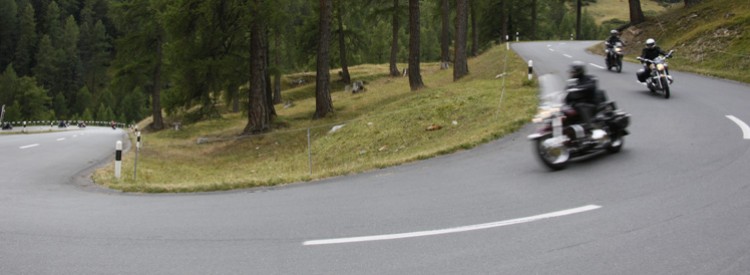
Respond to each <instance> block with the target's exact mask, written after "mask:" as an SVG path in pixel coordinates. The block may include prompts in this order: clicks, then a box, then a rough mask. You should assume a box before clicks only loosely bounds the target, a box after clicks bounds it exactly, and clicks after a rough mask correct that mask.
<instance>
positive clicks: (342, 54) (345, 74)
mask: <svg viewBox="0 0 750 275" xmlns="http://www.w3.org/2000/svg"><path fill="white" fill-rule="evenodd" d="M338 4H339V7H338V16H336V17H337V18H338V21H339V31H338V33H339V37H338V38H339V59H341V81H343V82H344V83H346V84H350V83H352V79H351V77H350V76H349V65H348V64H347V62H346V43H345V42H346V41H344V38H345V37H344V19H343V16H342V15H341V14H342V13H343V12H344V9H343V8H342V6H344V4H343V3H342V2H339V3H338Z"/></svg>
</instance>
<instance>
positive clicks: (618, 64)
mask: <svg viewBox="0 0 750 275" xmlns="http://www.w3.org/2000/svg"><path fill="white" fill-rule="evenodd" d="M622 48H623V45H622V42H615V44H614V45H611V44H609V43H606V42H605V48H604V51H605V52H606V58H604V63H606V64H607V70H612V68H615V71H617V72H618V73H619V72H622V56H623V55H624V53H623V52H622Z"/></svg>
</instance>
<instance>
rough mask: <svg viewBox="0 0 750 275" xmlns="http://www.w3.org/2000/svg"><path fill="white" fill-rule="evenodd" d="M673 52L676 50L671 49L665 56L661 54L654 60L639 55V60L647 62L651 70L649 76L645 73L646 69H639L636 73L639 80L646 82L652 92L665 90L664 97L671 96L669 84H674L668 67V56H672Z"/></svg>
mask: <svg viewBox="0 0 750 275" xmlns="http://www.w3.org/2000/svg"><path fill="white" fill-rule="evenodd" d="M673 52H674V50H671V51H669V52H668V53H667V55H665V56H664V57H661V56H659V57H657V58H655V59H653V60H651V59H646V58H641V57H640V56H639V57H638V60H640V61H641V62H645V63H646V64H647V66H649V69H650V70H651V75H648V76H646V75H644V74H645V73H646V70H645V69H640V70H638V72H637V73H636V75H637V76H638V80H639V81H640V82H645V83H646V87H648V89H649V90H650V91H651V92H652V93H656V92H663V93H664V98H669V96H670V92H671V91H670V90H671V89H670V87H669V85H671V84H672V76H671V75H669V74H668V73H667V69H668V68H669V66H668V64H667V58H670V57H671V56H672V53H673Z"/></svg>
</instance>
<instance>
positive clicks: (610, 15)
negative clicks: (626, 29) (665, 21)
mask: <svg viewBox="0 0 750 275" xmlns="http://www.w3.org/2000/svg"><path fill="white" fill-rule="evenodd" d="M585 9H586V10H588V12H589V14H591V15H592V16H593V17H594V18H596V23H597V24H601V23H602V22H606V21H610V20H618V21H625V22H628V21H630V8H629V6H628V0H597V1H596V3H595V4H593V5H589V6H587V7H585ZM641 10H642V11H643V13H644V14H646V15H649V14H658V13H661V12H663V11H665V10H666V7H663V6H660V5H659V4H658V3H656V2H655V1H650V0H642V1H641Z"/></svg>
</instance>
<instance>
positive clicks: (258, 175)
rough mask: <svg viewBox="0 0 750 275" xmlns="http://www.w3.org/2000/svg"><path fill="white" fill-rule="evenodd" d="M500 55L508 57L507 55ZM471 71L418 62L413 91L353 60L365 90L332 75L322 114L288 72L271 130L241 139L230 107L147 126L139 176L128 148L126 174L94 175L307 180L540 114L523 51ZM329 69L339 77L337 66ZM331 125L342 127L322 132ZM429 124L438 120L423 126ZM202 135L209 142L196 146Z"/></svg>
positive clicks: (152, 185)
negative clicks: (355, 90)
mask: <svg viewBox="0 0 750 275" xmlns="http://www.w3.org/2000/svg"><path fill="white" fill-rule="evenodd" d="M506 55H508V57H507V60H508V64H505V63H504V60H505V58H506ZM506 65H507V70H508V73H507V74H506V79H505V89H503V82H504V81H503V79H502V78H498V79H496V78H495V76H496V75H499V74H502V73H503V68H504V67H505V66H506ZM403 67H404V65H403V64H401V65H400V67H399V68H403ZM469 69H470V71H471V74H470V75H469V76H467V77H465V78H464V79H462V80H460V81H458V82H453V80H452V79H453V75H452V73H453V71H452V70H440V69H439V67H438V64H433V63H428V64H424V63H423V64H422V77H423V79H424V82H425V84H426V86H427V88H425V89H423V90H420V91H418V92H412V91H410V90H409V84H408V78H402V77H397V78H391V77H388V76H387V72H388V66H387V65H360V66H355V67H352V68H351V69H350V72H351V74H352V78H353V79H354V80H367V85H366V88H367V91H366V92H364V93H359V94H351V93H345V92H343V90H344V88H343V85H341V84H340V82H339V81H334V83H333V84H334V85H333V89H332V94H331V97H332V99H333V105H334V108H335V114H334V115H332V116H330V117H327V118H325V119H321V120H312V119H311V118H312V115H313V112H314V110H315V98H314V80H312V79H310V76H311V75H312V74H310V73H307V74H298V75H290V76H286V77H285V79H286V81H285V83H286V84H285V85H286V87H287V89H285V90H284V92H283V93H282V97H283V98H284V100H285V101H287V100H291V101H292V102H293V103H294V105H293V107H291V108H286V109H285V108H283V107H282V105H283V104H282V105H277V106H276V110H277V112H278V114H279V117H278V118H277V120H276V121H274V125H277V127H276V129H274V130H273V131H272V132H271V133H267V134H263V135H258V136H253V137H242V138H238V135H239V134H240V133H241V131H242V129H243V128H244V126H245V124H246V123H247V119H246V117H245V115H242V114H229V113H227V114H224V115H223V117H222V118H221V119H215V120H210V121H203V122H199V123H195V124H190V125H183V128H182V130H180V131H174V130H165V131H160V132H156V133H144V134H143V143H144V147H143V149H142V150H141V151H140V152H139V156H138V178H137V180H135V179H133V173H132V171H133V163H134V157H135V154H134V152H133V151H132V150H131V151H130V152H128V153H127V154H125V156H124V158H123V171H129V172H124V173H123V178H122V179H120V180H119V181H118V180H115V179H114V178H113V174H114V173H113V169H114V168H113V165H109V166H107V167H104V168H102V169H99V170H98V171H96V172H95V173H94V176H93V178H94V180H95V182H97V183H98V184H101V185H103V186H106V187H109V188H113V189H118V190H123V191H128V192H197V191H215V190H228V189H237V188H249V187H257V186H270V185H277V184H286V183H294V182H303V181H310V180H317V179H321V178H328V177H333V176H340V175H348V174H352V173H359V172H363V171H368V170H373V169H378V168H383V167H389V166H394V165H399V164H403V163H406V162H411V161H415V160H420V159H426V158H430V157H434V156H436V155H440V154H446V153H451V152H455V151H457V150H462V149H467V148H472V147H474V146H476V145H478V144H481V143H484V142H487V141H490V140H493V139H496V138H498V137H500V136H503V135H505V134H508V133H511V132H513V131H515V130H517V129H518V128H520V127H521V126H523V125H524V124H526V123H528V122H529V121H530V119H531V117H532V116H533V115H534V114H535V112H536V106H537V103H538V102H537V92H536V87H535V83H533V82H531V83H529V82H528V81H525V80H526V65H525V62H524V61H523V60H522V59H520V58H519V57H517V56H516V55H515V54H514V53H512V52H507V51H506V50H505V47H504V46H498V47H494V48H492V49H490V50H488V51H487V52H486V53H484V54H483V55H481V56H480V57H477V58H473V59H470V61H469ZM331 74H332V75H333V76H337V75H338V70H334V71H332V73H331ZM299 78H305V79H308V82H307V84H305V85H300V86H296V87H293V85H292V84H289V83H291V80H294V79H299ZM501 98H502V100H501ZM167 119H168V120H169V119H170V118H167ZM335 125H345V126H343V127H342V128H341V129H340V130H339V131H337V132H335V133H332V134H331V133H328V132H329V130H330V129H331V128H332V127H333V126H335ZM433 125H437V126H440V127H441V128H440V129H439V130H434V131H428V130H427V129H428V127H430V126H433ZM141 128H142V127H141ZM308 129H309V131H310V137H311V138H310V144H311V146H310V147H308V139H307V136H308ZM131 136H132V135H131ZM131 138H132V137H131ZM199 139H201V140H203V141H213V142H208V143H203V144H198V142H197V141H198V140H199ZM308 156H311V162H312V166H310V165H309V163H310V159H309V158H308ZM311 170H312V172H311Z"/></svg>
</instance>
